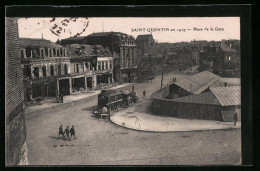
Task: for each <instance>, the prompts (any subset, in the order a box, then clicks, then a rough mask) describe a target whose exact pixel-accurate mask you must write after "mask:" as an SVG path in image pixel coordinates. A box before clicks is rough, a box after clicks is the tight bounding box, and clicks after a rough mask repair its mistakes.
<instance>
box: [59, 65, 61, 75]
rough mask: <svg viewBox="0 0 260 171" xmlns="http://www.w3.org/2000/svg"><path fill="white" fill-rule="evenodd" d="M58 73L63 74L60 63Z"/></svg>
mask: <svg viewBox="0 0 260 171" xmlns="http://www.w3.org/2000/svg"><path fill="white" fill-rule="evenodd" d="M58 75H61V65H60V64H59V65H58Z"/></svg>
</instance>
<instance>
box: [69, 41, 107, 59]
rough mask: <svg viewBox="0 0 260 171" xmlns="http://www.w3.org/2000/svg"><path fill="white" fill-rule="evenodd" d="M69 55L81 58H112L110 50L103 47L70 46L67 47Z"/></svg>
mask: <svg viewBox="0 0 260 171" xmlns="http://www.w3.org/2000/svg"><path fill="white" fill-rule="evenodd" d="M66 48H67V51H68V55H69V56H71V57H79V56H112V55H111V53H110V51H109V50H108V49H105V48H104V47H103V46H101V45H84V44H70V45H67V46H66Z"/></svg>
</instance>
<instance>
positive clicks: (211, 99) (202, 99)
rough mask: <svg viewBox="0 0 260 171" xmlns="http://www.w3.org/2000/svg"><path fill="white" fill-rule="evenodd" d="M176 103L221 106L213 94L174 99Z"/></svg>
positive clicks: (206, 93)
mask: <svg viewBox="0 0 260 171" xmlns="http://www.w3.org/2000/svg"><path fill="white" fill-rule="evenodd" d="M173 101H175V102H182V103H196V104H212V105H220V102H219V101H218V99H217V98H216V97H215V96H214V94H213V93H212V92H205V93H201V94H194V95H189V96H185V97H180V98H177V99H173Z"/></svg>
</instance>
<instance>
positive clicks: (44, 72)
mask: <svg viewBox="0 0 260 171" xmlns="http://www.w3.org/2000/svg"><path fill="white" fill-rule="evenodd" d="M42 74H43V76H44V77H46V76H47V74H46V66H42Z"/></svg>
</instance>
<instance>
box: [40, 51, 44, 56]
mask: <svg viewBox="0 0 260 171" xmlns="http://www.w3.org/2000/svg"><path fill="white" fill-rule="evenodd" d="M43 56H44V55H43V50H42V49H41V50H40V57H43Z"/></svg>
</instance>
